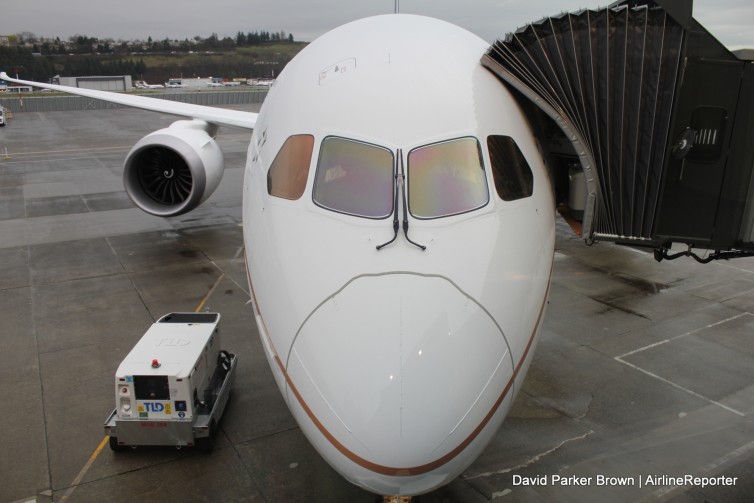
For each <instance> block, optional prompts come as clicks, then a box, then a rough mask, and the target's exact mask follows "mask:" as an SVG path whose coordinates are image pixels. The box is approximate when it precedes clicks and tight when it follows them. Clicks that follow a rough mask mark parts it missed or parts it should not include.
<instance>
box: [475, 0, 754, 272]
mask: <svg viewBox="0 0 754 503" xmlns="http://www.w3.org/2000/svg"><path fill="white" fill-rule="evenodd" d="M751 53H752V51H741V52H737V53H732V52H730V51H729V50H728V49H726V48H725V47H724V46H723V45H722V44H721V43H720V42H719V41H717V40H716V39H715V38H714V37H713V36H712V35H711V34H710V33H709V32H708V31H707V30H705V29H704V27H702V26H701V25H700V24H699V23H698V22H697V21H696V20H695V19H694V18H693V17H692V2H691V1H690V0H634V1H628V0H623V1H618V2H615V3H613V4H611V5H610V6H609V7H607V8H605V9H601V10H582V11H579V12H576V13H562V14H560V15H557V16H553V17H549V18H545V19H542V20H540V21H538V22H536V23H532V24H530V25H528V26H526V27H524V28H521V29H519V30H518V31H516V32H515V33H510V34H508V35H507V36H506V38H505V40H499V41H497V42H495V44H494V45H492V47H490V49H489V50H488V52H487V54H486V55H485V56H484V57H483V58H482V63H483V64H484V65H485V66H486V67H487V68H489V69H490V70H491V71H492V72H494V73H495V74H496V75H498V76H499V77H500V78H501V79H502V80H503V81H504V82H505V83H506V84H507V85H509V87H511V88H512V89H514V94H516V96H517V97H518V98H519V101H520V102H521V103H522V104H523V106H524V108H525V110H526V112H527V115H528V116H529V118H530V120H531V122H532V125H533V126H534V127H535V129H536V130H537V132H538V136H539V138H540V140H541V141H542V144H543V147H544V149H545V150H546V154H547V157H548V160H549V161H550V162H549V164H550V165H551V169H553V170H554V173H553V175H554V177H555V180H556V186H557V185H559V184H558V180H559V179H560V178H561V174H562V173H563V171H564V170H565V171H567V168H568V167H569V166H570V167H571V170H573V167H574V166H575V167H576V168H577V169H578V168H580V170H579V174H581V172H582V171H583V176H581V177H579V178H578V180H581V179H583V180H584V183H585V185H586V187H585V194H586V195H585V201H584V208H583V221H582V235H583V237H584V238H585V239H588V240H603V241H614V242H617V243H621V244H630V245H639V246H647V247H651V248H654V249H655V256H656V258H657V259H658V260H661V259H663V258H676V257H677V256H680V255H692V256H694V257H695V258H697V260H701V261H705V262H706V261H710V260H713V259H717V258H732V257H738V256H748V255H752V254H754V194H753V192H754V183H752V177H753V175H754V170H753V169H752V168H753V167H754V141H752V140H754V138H752V133H754V66H753V65H752V57H751ZM579 183H581V182H579ZM578 188H579V189H580V190H579V191H580V192H581V193H584V190H583V189H581V188H580V187H578ZM571 191H573V187H571ZM673 243H683V244H685V245H688V252H681V253H678V254H675V255H671V254H669V253H668V251H669V250H670V246H671V245H672V244H673ZM692 248H699V249H706V250H709V251H710V254H709V255H707V256H706V258H704V259H702V258H701V257H699V256H698V255H697V254H695V253H692V252H691V250H692Z"/></svg>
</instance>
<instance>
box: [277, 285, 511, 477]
mask: <svg viewBox="0 0 754 503" xmlns="http://www.w3.org/2000/svg"><path fill="white" fill-rule="evenodd" d="M287 372H288V375H289V377H290V381H289V391H288V392H289V402H291V403H292V402H296V401H298V402H299V403H300V405H301V406H302V409H301V410H302V411H303V412H305V413H306V414H308V415H309V416H310V419H312V422H311V424H312V425H313V427H316V428H317V429H319V433H321V434H323V435H324V436H325V437H326V438H327V439H328V440H329V442H330V443H331V444H332V447H335V448H336V449H338V450H340V451H341V453H344V454H346V456H347V457H348V458H350V459H351V460H352V461H354V462H356V463H358V464H361V465H362V466H364V467H365V468H368V469H369V470H371V471H376V472H379V473H382V474H387V475H416V474H420V473H422V471H424V472H426V471H429V470H430V469H435V468H436V467H437V466H435V465H438V466H441V465H442V464H444V463H445V462H446V461H447V460H448V459H449V457H452V456H454V454H453V452H455V451H458V449H459V448H460V449H461V450H462V449H463V448H464V445H463V444H464V442H467V443H468V442H471V440H473V438H474V437H475V436H476V434H477V433H478V432H479V426H480V425H482V426H483V422H485V421H487V420H489V417H490V414H489V413H490V412H491V411H494V410H495V408H496V407H498V406H499V398H500V397H501V390H502V389H503V388H504V387H505V386H506V383H507V382H508V380H509V379H510V377H511V376H512V373H513V365H512V363H511V357H510V354H509V348H508V344H507V342H506V340H505V336H504V334H503V332H502V330H501V329H500V326H499V325H498V324H497V323H496V322H495V321H494V320H493V318H492V317H491V316H490V315H489V313H488V312H487V311H486V310H485V309H484V308H483V307H482V306H481V305H479V304H478V303H477V302H476V301H474V300H473V299H472V298H471V297H470V296H469V295H466V294H465V293H464V292H463V291H461V290H460V289H459V288H458V287H457V286H456V285H455V284H454V283H452V282H451V281H449V280H447V279H445V278H442V277H439V276H425V275H418V274H410V273H394V274H383V275H373V276H360V277H357V278H355V279H353V280H351V281H350V282H349V283H348V284H347V285H346V286H344V287H343V288H342V289H341V290H340V291H338V292H337V293H336V294H334V295H332V296H331V297H329V298H328V299H326V300H325V301H323V302H322V303H321V304H320V305H319V306H318V307H317V308H316V309H315V310H314V311H313V312H312V313H311V315H310V316H309V317H308V319H307V320H306V321H305V323H304V324H303V326H302V328H301V329H300V331H299V333H298V334H297V336H296V338H295V341H294V343H293V345H292V347H291V351H290V354H289V356H288V362H287ZM291 385H292V386H293V388H295V389H291ZM291 392H292V393H293V395H296V396H295V397H294V396H293V395H291ZM313 434H315V435H316V434H317V433H316V431H314V430H313ZM459 446H460V447H459Z"/></svg>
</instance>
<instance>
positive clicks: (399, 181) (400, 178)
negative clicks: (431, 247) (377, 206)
mask: <svg viewBox="0 0 754 503" xmlns="http://www.w3.org/2000/svg"><path fill="white" fill-rule="evenodd" d="M397 158H398V159H396V166H395V180H394V182H393V187H394V189H395V190H394V192H393V239H391V240H390V241H388V242H387V243H382V244H381V245H377V249H378V250H381V249H382V248H384V247H386V246H387V245H389V244H390V243H392V242H393V241H395V239H396V238H397V237H398V229H399V225H398V192H400V194H401V201H402V203H403V234H404V235H405V236H406V241H408V242H409V243H411V244H412V245H414V246H416V247H417V248H421V250H422V251H424V250H426V249H427V247H426V246H424V245H420V244H419V243H417V242H415V241H413V240H412V239H411V238H410V237H408V204H407V203H406V175H405V173H404V170H403V151H402V150H401V149H398V153H397ZM399 162H400V172H399V171H398V165H397V163H399Z"/></svg>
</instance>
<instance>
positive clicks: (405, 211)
mask: <svg viewBox="0 0 754 503" xmlns="http://www.w3.org/2000/svg"><path fill="white" fill-rule="evenodd" d="M398 152H399V157H400V163H401V177H400V179H399V180H398V184H399V185H400V186H401V199H402V201H403V234H404V235H405V236H406V241H408V242H409V243H411V244H412V245H414V246H416V247H417V248H421V250H422V251H424V250H426V249H427V247H426V246H424V245H420V244H419V243H417V242H415V241H412V240H411V238H410V237H408V208H407V206H408V205H407V203H406V174H405V173H404V171H403V155H402V154H401V151H400V149H399V150H398Z"/></svg>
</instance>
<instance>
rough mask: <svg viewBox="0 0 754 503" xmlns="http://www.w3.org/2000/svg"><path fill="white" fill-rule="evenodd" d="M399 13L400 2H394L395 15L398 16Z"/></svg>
mask: <svg viewBox="0 0 754 503" xmlns="http://www.w3.org/2000/svg"><path fill="white" fill-rule="evenodd" d="M400 11H401V0H395V13H396V14H398V13H399V12H400Z"/></svg>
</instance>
